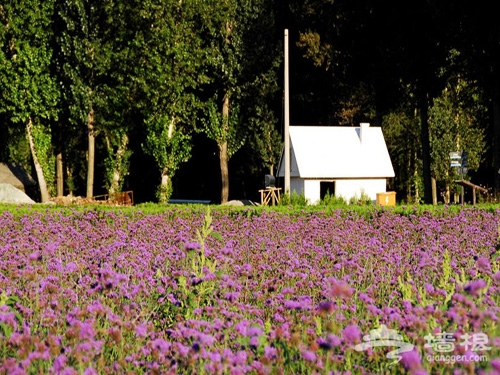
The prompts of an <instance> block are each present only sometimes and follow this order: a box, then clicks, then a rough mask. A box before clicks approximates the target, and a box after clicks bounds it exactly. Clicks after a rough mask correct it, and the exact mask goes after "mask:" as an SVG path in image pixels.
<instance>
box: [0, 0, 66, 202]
mask: <svg viewBox="0 0 500 375" xmlns="http://www.w3.org/2000/svg"><path fill="white" fill-rule="evenodd" d="M53 12H54V2H53V1H43V2H42V1H38V0H30V1H10V2H8V3H4V4H3V5H0V20H1V21H0V22H1V31H0V41H1V45H2V48H1V49H0V82H1V85H2V91H1V104H0V111H1V112H5V113H6V114H7V115H8V117H9V118H10V121H11V122H12V124H13V125H19V124H22V125H23V126H25V129H26V134H27V138H28V143H29V146H30V150H31V156H32V159H33V163H34V166H35V171H36V175H37V179H38V184H39V188H40V194H41V200H42V202H46V201H48V200H49V198H50V192H49V185H51V183H52V182H53V181H48V182H47V180H46V178H47V177H48V176H51V175H52V176H53V165H51V161H52V156H53V154H52V152H53V150H52V142H51V131H50V126H49V125H50V122H51V121H54V120H56V119H57V116H58V106H57V103H58V99H59V91H58V88H57V84H56V81H55V79H54V77H53V75H52V74H51V61H52V56H53V50H52V45H51V41H52V32H51V31H52V28H51V22H52V16H53ZM51 172H52V173H51Z"/></svg>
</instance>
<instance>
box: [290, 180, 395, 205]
mask: <svg viewBox="0 0 500 375" xmlns="http://www.w3.org/2000/svg"><path fill="white" fill-rule="evenodd" d="M321 181H323V180H319V179H300V178H291V179H290V190H291V192H290V193H291V194H293V192H294V191H295V192H296V193H297V195H302V194H304V197H305V198H306V199H307V201H308V202H309V203H310V204H316V203H318V202H319V201H320V200H321V195H320V194H321ZM324 181H331V180H324ZM385 192H386V179H385V178H381V179H356V180H354V179H352V180H351V179H346V180H344V179H341V180H335V196H336V197H342V198H344V199H345V200H346V201H347V202H349V200H350V199H351V198H353V197H357V198H361V196H362V195H367V196H368V197H369V198H370V199H371V200H372V201H373V203H376V200H377V193H385Z"/></svg>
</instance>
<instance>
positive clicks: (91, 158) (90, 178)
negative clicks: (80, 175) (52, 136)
mask: <svg viewBox="0 0 500 375" xmlns="http://www.w3.org/2000/svg"><path fill="white" fill-rule="evenodd" d="M87 131H88V147H89V150H88V159H87V198H91V197H93V196H94V164H95V130H94V109H93V108H91V109H90V111H89V113H88V116H87Z"/></svg>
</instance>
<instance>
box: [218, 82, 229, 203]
mask: <svg viewBox="0 0 500 375" xmlns="http://www.w3.org/2000/svg"><path fill="white" fill-rule="evenodd" d="M222 121H223V126H224V132H223V133H224V134H227V133H228V132H229V95H228V94H227V92H226V95H224V101H223V103H222ZM218 146H219V161H220V174H221V183H222V187H221V203H222V204H223V203H226V202H227V201H228V200H229V156H228V149H227V147H228V144H227V137H226V138H225V139H224V141H223V142H221V143H219V144H218Z"/></svg>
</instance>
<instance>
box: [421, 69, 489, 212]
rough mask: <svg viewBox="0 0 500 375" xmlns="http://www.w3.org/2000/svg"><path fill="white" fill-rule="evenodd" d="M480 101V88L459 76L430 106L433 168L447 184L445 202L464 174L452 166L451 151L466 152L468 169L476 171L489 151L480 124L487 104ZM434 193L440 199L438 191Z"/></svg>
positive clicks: (448, 200) (439, 179) (444, 183)
mask: <svg viewBox="0 0 500 375" xmlns="http://www.w3.org/2000/svg"><path fill="white" fill-rule="evenodd" d="M481 102H482V92H481V90H480V89H479V88H478V87H477V86H476V85H475V84H472V83H470V82H467V81H465V80H463V79H461V78H460V77H457V78H455V79H454V80H453V81H450V82H449V84H448V85H447V87H446V88H445V89H444V90H443V92H442V94H441V95H440V96H439V97H437V98H435V99H434V102H433V106H432V107H431V108H430V110H429V115H430V116H429V129H430V143H431V156H432V172H433V176H435V177H436V179H437V180H438V181H440V182H442V184H443V185H444V186H443V193H442V195H443V197H444V200H445V202H446V203H449V202H450V191H451V185H452V183H453V181H454V180H456V179H459V178H461V173H460V172H459V171H457V168H451V167H450V158H449V153H450V152H452V151H465V152H467V154H468V166H467V169H468V170H471V171H474V170H477V169H478V168H479V165H480V163H481V161H482V158H483V155H484V153H485V151H486V142H485V137H484V129H483V128H482V127H481V119H482V118H483V114H484V112H485V107H484V106H483V105H482V104H481ZM465 178H466V179H467V174H465ZM434 195H435V199H437V194H434ZM434 203H436V202H434Z"/></svg>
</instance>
